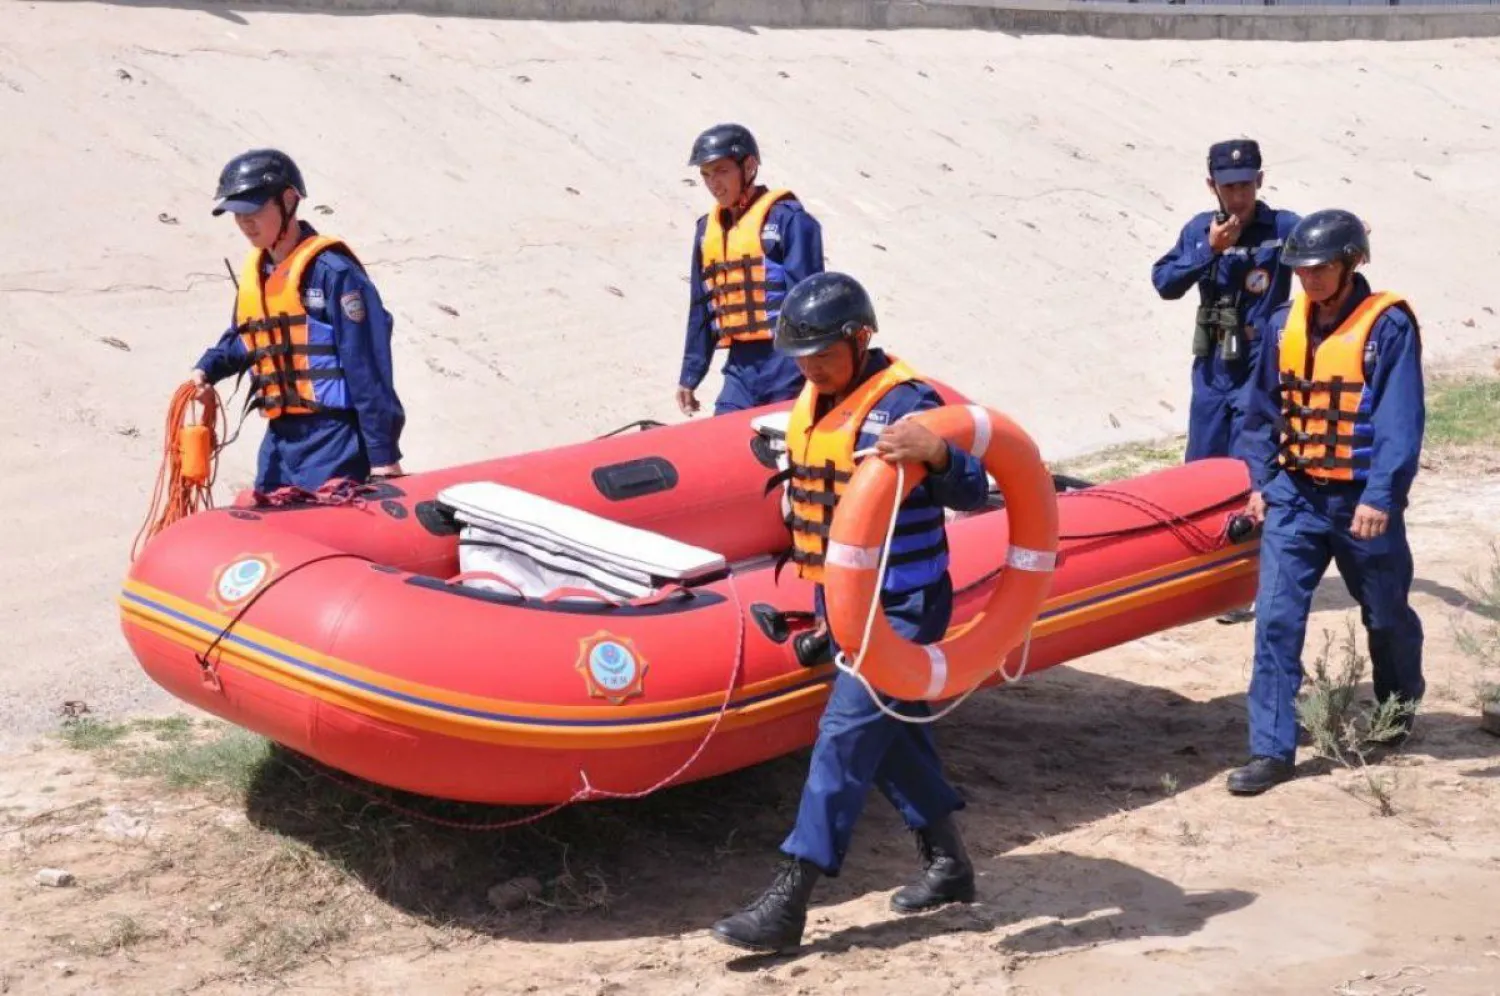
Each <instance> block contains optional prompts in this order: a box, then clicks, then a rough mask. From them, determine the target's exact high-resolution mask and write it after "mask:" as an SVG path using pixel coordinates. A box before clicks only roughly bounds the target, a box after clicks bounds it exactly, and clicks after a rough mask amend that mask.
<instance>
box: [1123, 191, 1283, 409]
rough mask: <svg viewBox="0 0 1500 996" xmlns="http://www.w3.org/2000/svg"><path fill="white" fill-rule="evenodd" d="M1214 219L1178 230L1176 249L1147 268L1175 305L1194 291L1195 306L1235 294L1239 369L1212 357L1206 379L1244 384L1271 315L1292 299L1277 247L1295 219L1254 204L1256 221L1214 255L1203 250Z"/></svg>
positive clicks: (1207, 214)
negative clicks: (1240, 322)
mask: <svg viewBox="0 0 1500 996" xmlns="http://www.w3.org/2000/svg"><path fill="white" fill-rule="evenodd" d="M1213 217H1214V214H1213V212H1212V211H1204V212H1203V213H1202V214H1199V215H1195V216H1194V217H1193V219H1192V220H1191V221H1189V222H1188V223H1187V224H1186V225H1184V226H1183V228H1182V234H1181V235H1179V236H1178V238H1177V244H1176V245H1175V246H1173V247H1172V248H1171V250H1170V251H1168V252H1167V253H1166V255H1164V256H1162V257H1161V258H1160V259H1158V260H1157V261H1156V263H1155V265H1153V266H1152V268H1151V282H1152V283H1153V284H1154V285H1155V286H1156V293H1157V294H1159V295H1161V297H1162V299H1163V300H1167V301H1176V300H1178V299H1179V298H1181V297H1182V296H1183V295H1184V294H1186V293H1187V292H1188V291H1189V290H1190V289H1191V288H1192V287H1194V286H1197V288H1198V297H1199V303H1200V304H1211V303H1213V301H1214V299H1215V297H1216V296H1218V295H1219V294H1220V293H1229V294H1232V293H1234V292H1235V291H1236V289H1238V290H1239V291H1240V304H1241V307H1242V308H1243V313H1244V316H1245V334H1246V338H1247V340H1248V341H1249V348H1248V349H1247V350H1246V356H1247V359H1246V361H1245V362H1243V363H1240V364H1233V365H1231V364H1226V363H1225V362H1224V361H1223V360H1221V359H1219V356H1218V353H1217V351H1216V352H1215V353H1214V355H1213V356H1212V357H1209V360H1210V362H1211V363H1212V364H1213V365H1214V367H1215V370H1214V374H1215V376H1214V377H1213V378H1211V379H1212V380H1214V381H1218V382H1220V385H1221V386H1223V385H1224V384H1225V383H1226V382H1233V383H1244V380H1245V378H1246V376H1247V375H1248V374H1249V371H1250V370H1251V369H1253V367H1254V357H1255V356H1256V355H1257V347H1258V343H1259V341H1260V340H1261V339H1263V338H1264V337H1265V333H1266V330H1267V329H1268V328H1269V327H1270V324H1271V315H1272V314H1273V313H1275V311H1276V309H1277V308H1279V307H1281V305H1282V304H1284V303H1286V301H1287V299H1288V298H1289V297H1291V291H1292V271H1291V270H1290V269H1289V268H1287V267H1284V266H1282V265H1281V246H1282V243H1283V242H1284V241H1285V240H1286V237H1287V236H1288V235H1290V234H1291V231H1292V229H1293V228H1295V227H1296V225H1297V222H1298V220H1299V219H1298V216H1297V215H1295V214H1293V213H1292V212H1290V211H1281V210H1278V209H1276V208H1272V207H1269V206H1267V205H1266V203H1265V202H1264V201H1256V202H1255V215H1254V217H1252V218H1251V219H1250V224H1248V225H1246V226H1245V228H1244V230H1243V231H1242V232H1241V233H1240V241H1239V244H1238V245H1235V246H1231V247H1230V248H1229V249H1227V250H1225V251H1224V252H1222V253H1217V254H1216V253H1215V252H1214V251H1213V249H1212V248H1210V246H1209V244H1208V230H1209V225H1210V223H1211V222H1212V221H1213Z"/></svg>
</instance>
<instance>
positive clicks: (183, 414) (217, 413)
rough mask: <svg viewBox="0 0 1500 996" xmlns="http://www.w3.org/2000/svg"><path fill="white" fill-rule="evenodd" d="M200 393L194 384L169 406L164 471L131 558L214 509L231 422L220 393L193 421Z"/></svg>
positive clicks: (183, 387)
mask: <svg viewBox="0 0 1500 996" xmlns="http://www.w3.org/2000/svg"><path fill="white" fill-rule="evenodd" d="M198 390H199V388H198V387H197V385H195V384H193V383H192V382H191V381H188V382H187V383H184V384H182V385H181V386H179V387H178V388H177V390H176V391H175V392H173V394H172V401H171V404H170V405H168V407H167V424H166V432H165V434H164V437H163V442H162V459H161V466H160V467H159V469H158V470H157V472H156V487H155V488H154V490H153V491H152V494H151V505H150V507H149V508H148V509H147V511H146V521H145V522H144V523H142V524H141V529H140V532H138V533H136V537H135V542H134V543H133V544H132V545H131V547H130V559H131V560H132V561H134V560H135V559H136V558H137V557H138V556H140V552H141V550H143V549H144V548H145V546H146V544H147V543H149V542H150V541H151V539H152V537H154V536H155V535H156V534H157V533H159V532H161V531H162V530H163V529H166V528H167V527H168V526H170V525H171V524H172V523H174V522H177V521H178V520H180V519H185V518H187V517H188V516H189V515H192V514H193V513H194V512H199V511H202V510H204V509H209V508H213V507H214V498H213V487H214V480H215V478H217V476H218V473H219V451H220V450H222V449H223V448H224V447H223V443H221V442H220V440H223V439H225V437H226V435H227V430H228V428H229V418H228V415H227V414H226V413H225V411H224V406H223V405H222V404H220V402H219V395H218V392H217V391H213V392H211V393H210V394H209V395H207V400H205V401H204V402H202V406H201V407H202V412H201V414H200V415H199V416H198V418H197V419H196V420H193V419H192V408H193V405H194V404H195V403H196V401H197V395H198Z"/></svg>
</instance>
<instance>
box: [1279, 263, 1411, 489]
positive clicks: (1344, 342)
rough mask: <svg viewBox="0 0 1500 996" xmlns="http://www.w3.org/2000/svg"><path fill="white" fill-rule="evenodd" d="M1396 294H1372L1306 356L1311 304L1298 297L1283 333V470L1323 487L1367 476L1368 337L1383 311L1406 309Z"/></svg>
mask: <svg viewBox="0 0 1500 996" xmlns="http://www.w3.org/2000/svg"><path fill="white" fill-rule="evenodd" d="M1404 303H1405V299H1404V298H1402V297H1401V296H1400V295H1399V294H1390V293H1381V294H1371V295H1370V296H1369V297H1367V298H1365V299H1364V300H1363V301H1361V302H1360V303H1359V306H1358V307H1356V308H1355V309H1354V311H1353V312H1352V313H1351V314H1350V315H1349V317H1348V318H1346V319H1344V322H1343V324H1341V325H1340V326H1339V327H1338V328H1337V329H1336V330H1335V331H1334V332H1333V333H1332V334H1331V335H1329V336H1328V337H1327V338H1326V339H1324V340H1323V341H1322V342H1321V343H1319V344H1318V347H1317V349H1316V350H1313V349H1312V344H1311V339H1310V337H1309V336H1308V314H1309V310H1310V307H1311V306H1310V304H1309V302H1308V299H1307V296H1306V295H1305V294H1299V295H1297V297H1296V299H1295V300H1294V301H1293V302H1292V307H1291V312H1290V314H1288V316H1287V322H1286V327H1285V328H1284V329H1283V330H1282V333H1281V344H1280V347H1279V351H1278V356H1277V366H1278V368H1279V369H1280V371H1281V420H1280V423H1279V426H1278V428H1279V437H1280V438H1279V451H1280V452H1279V459H1280V463H1281V466H1283V467H1286V468H1287V469H1289V470H1295V471H1298V472H1300V473H1303V474H1306V475H1308V476H1309V477H1316V478H1318V479H1320V480H1328V481H1361V480H1364V479H1365V478H1366V477H1368V476H1369V470H1370V450H1371V446H1372V444H1373V442H1374V430H1373V428H1372V427H1371V424H1370V391H1369V385H1368V384H1366V383H1365V351H1366V347H1367V345H1368V343H1369V338H1370V330H1371V329H1373V328H1374V326H1375V322H1376V320H1377V319H1379V318H1380V316H1381V315H1382V314H1384V313H1385V311H1386V310H1387V309H1388V308H1391V307H1393V306H1395V305H1399V304H1404Z"/></svg>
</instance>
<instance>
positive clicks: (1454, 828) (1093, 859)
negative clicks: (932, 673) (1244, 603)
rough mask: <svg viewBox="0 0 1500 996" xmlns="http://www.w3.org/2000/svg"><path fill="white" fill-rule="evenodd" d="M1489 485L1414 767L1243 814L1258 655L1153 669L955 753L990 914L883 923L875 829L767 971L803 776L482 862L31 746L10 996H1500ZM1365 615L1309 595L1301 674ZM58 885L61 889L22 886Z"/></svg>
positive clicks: (954, 769)
mask: <svg viewBox="0 0 1500 996" xmlns="http://www.w3.org/2000/svg"><path fill="white" fill-rule="evenodd" d="M1495 469H1496V463H1491V464H1490V475H1489V476H1488V479H1487V480H1482V481H1476V480H1474V479H1473V478H1472V475H1468V474H1458V473H1449V474H1445V475H1442V476H1438V475H1435V474H1430V475H1429V476H1428V478H1426V479H1425V480H1424V481H1423V483H1422V485H1421V487H1420V489H1419V492H1418V496H1417V497H1418V508H1417V511H1416V512H1415V513H1414V514H1413V516H1412V525H1411V534H1412V539H1413V543H1414V544H1415V545H1416V546H1417V548H1418V549H1419V550H1420V551H1421V552H1420V556H1419V560H1418V575H1419V580H1418V582H1417V586H1416V589H1417V593H1416V596H1415V599H1414V603H1415V605H1416V607H1417V609H1418V611H1419V612H1420V613H1421V615H1422V618H1423V620H1424V622H1425V624H1426V627H1427V632H1428V644H1427V655H1426V669H1427V675H1428V680H1429V686H1430V692H1429V697H1428V699H1427V702H1426V704H1425V709H1424V713H1423V715H1422V716H1421V717H1420V719H1419V726H1418V733H1417V735H1416V736H1415V737H1414V738H1413V740H1412V742H1411V743H1410V744H1409V745H1408V747H1407V748H1406V749H1405V750H1404V751H1402V752H1400V753H1399V754H1387V755H1385V756H1383V757H1374V758H1372V759H1371V763H1372V767H1371V768H1370V769H1368V772H1365V773H1361V772H1359V771H1356V770H1352V769H1346V768H1342V767H1339V766H1336V765H1333V764H1330V763H1329V762H1326V761H1322V760H1319V759H1318V758H1316V757H1314V756H1312V754H1311V752H1310V751H1304V752H1303V754H1302V756H1301V764H1300V766H1299V770H1300V775H1301V777H1299V778H1298V779H1297V780H1296V781H1294V782H1292V783H1290V784H1288V785H1284V786H1281V787H1279V788H1277V789H1276V790H1274V791H1273V792H1271V793H1270V794H1268V795H1265V796H1262V797H1259V798H1256V799H1241V798H1235V797H1232V796H1230V795H1228V794H1227V793H1226V792H1225V791H1224V789H1223V782H1222V778H1223V773H1224V772H1225V771H1226V770H1227V769H1229V768H1230V767H1233V766H1234V765H1235V764H1237V763H1238V762H1239V760H1240V759H1241V757H1242V750H1243V747H1242V745H1243V742H1244V705H1243V703H1244V695H1243V689H1244V684H1245V681H1246V677H1247V666H1248V644H1249V638H1250V631H1249V629H1248V627H1243V626H1235V627H1225V626H1220V625H1218V624H1216V623H1214V622H1206V623H1202V624H1199V625H1195V626H1191V627H1186V628H1184V629H1181V630H1178V631H1175V632H1171V633H1166V634H1160V635H1157V636H1154V637H1151V638H1148V639H1145V640H1142V641H1139V642H1137V643H1134V644H1131V645H1128V646H1126V647H1123V648H1119V649H1118V650H1116V651H1112V652H1110V653H1107V654H1101V655H1097V656H1096V657H1092V658H1089V659H1085V660H1083V661H1079V662H1077V663H1076V664H1073V665H1067V666H1062V667H1058V668H1054V669H1052V670H1049V671H1047V672H1044V673H1043V674H1040V675H1037V676H1034V677H1031V678H1026V679H1024V680H1023V681H1021V682H1019V683H1016V684H1013V685H1010V686H1008V687H1007V688H1005V689H1004V690H1001V691H997V692H994V693H991V694H987V695H984V696H977V697H976V698H974V699H972V700H970V701H969V702H968V703H966V704H965V705H964V706H963V707H962V708H961V709H960V711H959V712H958V713H957V714H956V715H955V716H954V717H953V718H952V719H951V720H950V721H948V722H947V723H946V724H944V725H943V726H942V727H941V728H940V731H939V738H940V743H941V746H942V749H943V751H944V754H945V756H946V759H947V761H948V765H949V769H950V772H951V774H952V776H953V777H954V779H955V781H956V782H957V783H958V784H959V785H960V786H961V788H962V790H963V791H964V792H965V793H966V795H967V796H968V798H969V800H970V806H969V809H968V811H967V812H966V813H965V814H964V815H963V817H962V819H963V825H964V827H965V831H966V834H967V837H968V840H969V845H970V848H971V851H972V853H973V854H974V857H975V860H976V862H977V867H978V870H979V874H980V893H981V901H980V902H979V903H977V904H975V905H973V906H969V907H960V908H949V909H948V910H945V911H941V912H938V913H935V914H931V915H928V916H925V917H918V918H900V917H896V916H895V915H894V914H891V913H890V912H889V911H888V910H887V909H886V906H885V903H886V901H887V898H888V896H889V894H890V891H891V890H892V889H893V888H894V887H895V886H897V885H899V884H901V882H903V881H904V880H905V879H906V878H907V877H909V876H910V875H911V874H912V873H913V871H914V869H915V865H916V860H915V855H914V853H913V849H912V847H911V844H910V841H909V839H908V838H907V837H906V835H905V834H904V833H903V832H902V831H901V829H900V824H899V821H898V820H897V819H896V818H895V817H894V815H893V813H892V811H891V810H890V808H889V806H887V805H886V804H885V803H884V801H883V800H880V799H879V798H875V799H872V801H871V804H870V807H869V809H868V811H867V818H866V820H865V822H864V824H863V825H862V826H861V828H860V830H859V832H858V834H857V836H856V841H855V847H854V849H853V852H852V853H851V855H850V859H849V862H848V864H847V866H846V869H845V873H844V874H843V875H842V876H840V878H838V879H837V880H834V881H825V882H824V883H822V885H821V887H820V889H819V891H818V892H817V894H816V905H815V909H814V911H813V914H812V917H811V919H810V923H809V929H808V934H807V940H808V942H809V943H808V947H807V948H806V949H805V951H804V953H803V954H802V955H800V956H798V957H793V958H785V959H772V960H769V961H767V960H762V959H755V958H739V957H737V956H736V954H735V952H733V951H732V950H731V949H728V948H725V947H723V946H721V945H719V944H717V943H716V942H714V941H713V940H711V939H710V938H709V937H708V936H707V927H708V926H709V924H711V923H712V921H713V920H714V919H715V918H717V917H718V916H719V915H721V914H723V913H725V912H728V911H729V910H730V909H732V908H733V906H734V905H735V904H736V903H738V902H740V901H742V900H743V899H745V898H748V897H749V896H750V895H752V894H753V893H754V892H755V891H756V890H757V889H759V888H761V887H762V886H764V884H765V883H766V881H767V880H768V876H769V874H770V871H771V868H772V864H773V861H774V849H775V846H776V844H777V842H778V841H779V839H780V837H781V836H782V835H783V834H784V833H785V831H786V828H787V823H786V821H787V820H788V819H789V818H790V814H791V813H792V812H793V810H794V808H795V801H796V796H797V791H798V789H799V786H800V779H801V775H802V772H803V771H804V770H805V756H803V755H796V756H792V757H788V758H785V759H783V760H781V761H778V762H774V763H771V764H768V765H763V766H761V767H759V768H756V769H752V770H749V771H745V772H740V773H737V774H734V775H730V776H727V777H724V778H720V779H716V780H713V781H711V782H706V783H702V784H699V785H695V786H687V787H684V788H682V789H678V790H674V791H670V792H665V793H661V794H659V795H657V796H654V797H652V798H651V799H649V800H646V801H644V802H638V803H632V804H629V805H619V806H616V805H612V804H610V805H597V806H589V807H581V808H576V809H573V810H568V811H565V812H563V813H561V814H558V815H556V816H554V817H551V818H549V819H548V820H545V821H543V822H541V823H538V824H534V825H532V826H530V827H526V828H522V829H518V830H511V831H507V832H504V833H477V832H465V831H447V830H443V829H441V828H432V827H429V826H427V825H425V824H424V823H423V822H422V821H420V820H412V819H408V818H406V817H404V816H402V815H399V814H392V813H391V812H390V811H389V810H386V809H384V808H382V807H378V806H367V805H366V804H365V801H364V799H363V798H362V797H361V796H359V795H356V794H350V793H349V792H347V791H344V790H343V789H341V788H339V787H335V786H331V785H329V784H328V783H327V782H326V781H324V780H322V779H316V778H315V779H312V780H311V781H306V782H305V781H304V780H303V776H298V775H296V774H293V773H290V772H289V771H288V770H286V769H284V768H281V767H279V766H277V765H269V766H266V767H265V768H264V769H262V770H260V771H258V772H257V773H256V775H255V777H254V778H253V780H252V782H251V784H250V786H249V789H248V792H247V793H246V795H245V796H244V797H243V798H239V797H226V796H223V795H215V794H205V793H204V792H201V791H190V792H174V791H170V790H167V789H164V788H163V787H162V783H161V782H160V781H159V780H158V779H157V778H156V777H155V776H150V777H144V778H131V777H126V776H123V775H122V774H120V773H119V764H118V763H114V762H110V761H109V760H108V758H109V757H110V756H111V751H112V750H114V749H115V748H100V749H96V750H93V751H81V750H76V749H70V748H69V747H66V746H59V745H57V744H55V743H52V742H49V741H39V742H37V743H36V744H35V745H34V746H33V747H32V748H30V749H29V750H28V751H26V752H23V753H15V754H12V755H11V756H10V757H8V758H7V759H6V764H5V765H4V768H3V773H0V992H8V993H15V994H30V993H38V994H41V993H45V994H48V996H61V994H71V993H96V992H108V993H121V994H126V993H130V994H134V993H142V994H145V993H151V994H157V993H186V992H201V993H235V992H298V993H361V994H397V993H407V992H422V993H435V994H449V993H452V994H475V993H528V992H553V993H566V994H588V996H596V994H611V993H615V994H617V993H625V992H631V993H647V994H663V996H665V994H676V993H708V994H718V993H784V994H811V993H817V992H829V991H841V992H861V993H864V992H869V993H888V992H897V991H902V990H910V991H920V992H934V993H960V992H962V993H971V992H977V993H1017V994H1020V993H1025V994H1063V993H1080V992H1089V993H1148V992H1149V993H1182V994H1187V993H1204V994H1207V993H1215V994H1246V996H1248V994H1251V993H1255V994H1266V993H1272V994H1283V993H1284V994H1313V993H1336V994H1344V996H1351V994H1358V996H1417V994H1459V996H1469V994H1473V996H1480V994H1494V993H1500V920H1497V919H1496V915H1495V907H1494V896H1495V894H1496V890H1497V889H1500V828H1497V826H1496V824H1495V814H1496V813H1497V812H1500V740H1496V739H1495V738H1494V737H1493V736H1490V735H1488V734H1485V733H1483V732H1481V731H1480V730H1479V729H1478V727H1477V723H1476V720H1475V709H1474V705H1473V687H1474V682H1475V678H1476V674H1475V671H1474V667H1473V664H1472V662H1471V661H1470V659H1469V658H1467V657H1465V656H1464V655H1462V654H1460V653H1458V652H1457V651H1456V649H1455V645H1454V633H1455V631H1456V629H1457V628H1458V627H1462V626H1466V625H1472V624H1474V623H1476V622H1482V621H1483V620H1481V619H1478V618H1477V617H1476V616H1475V614H1474V612H1473V610H1472V609H1471V608H1469V607H1467V606H1466V605H1465V600H1464V597H1463V594H1462V589H1463V585H1464V575H1465V574H1466V573H1467V572H1469V571H1471V570H1475V569H1480V568H1483V567H1484V566H1485V560H1484V557H1483V553H1484V551H1482V550H1481V549H1479V547H1478V546H1477V545H1476V544H1475V542H1474V537H1476V536H1477V535H1484V534H1488V535H1493V534H1494V531H1493V524H1492V522H1490V510H1493V509H1494V508H1496V507H1500V478H1497V477H1495V476H1494V473H1493V471H1494V470H1495ZM1354 615H1355V611H1354V610H1353V609H1352V608H1351V605H1350V602H1349V599H1348V597H1347V595H1346V593H1345V592H1344V590H1343V588H1342V586H1341V585H1340V583H1339V580H1338V578H1337V576H1333V577H1330V578H1329V579H1328V581H1327V582H1326V583H1325V585H1324V587H1323V589H1322V591H1321V592H1320V595H1319V598H1318V603H1317V611H1316V614H1315V617H1314V620H1313V625H1312V629H1313V632H1314V634H1315V637H1314V643H1315V644H1316V643H1318V642H1319V636H1318V635H1317V634H1320V633H1321V631H1323V630H1328V631H1330V632H1333V633H1335V634H1338V633H1341V632H1342V631H1343V628H1344V626H1345V624H1346V623H1347V621H1348V620H1350V619H1351V618H1352V617H1353V616H1354ZM1365 692H1366V694H1368V686H1367V685H1366V686H1365ZM146 740H147V743H150V737H149V736H148V737H147V738H146ZM150 749H151V750H165V749H167V748H164V747H162V745H160V744H157V745H155V746H154V747H152V748H150ZM299 770H300V769H299ZM1371 778H1373V779H1375V780H1376V783H1377V784H1378V785H1381V786H1383V787H1384V790H1385V792H1386V793H1387V795H1388V798H1389V799H1390V803H1391V806H1392V807H1393V809H1394V813H1393V814H1392V815H1388V816H1382V815H1379V813H1378V810H1377V807H1376V804H1375V801H1374V799H1373V797H1372V796H1371V794H1370V792H1369V789H1368V785H1369V781H1368V779H1371ZM426 811H428V812H431V811H432V810H430V809H429V810H426ZM442 815H449V816H452V815H453V814H452V813H446V812H444V813H442ZM483 815H484V814H479V815H475V814H465V815H463V817H462V818H463V819H464V820H466V821H469V822H474V821H477V820H478V819H480V818H481V816H483ZM502 815H504V816H513V815H516V814H513V813H506V814H502ZM43 868H62V869H66V870H68V871H70V872H72V873H73V874H74V875H75V876H76V882H75V884H74V885H73V886H72V887H69V888H61V889H58V888H47V887H43V886H41V885H39V884H38V883H37V881H36V876H37V874H38V872H39V871H40V870H41V869H43ZM522 876H534V877H536V878H537V879H538V880H539V881H540V882H541V883H544V884H545V887H544V889H543V890H542V892H541V893H540V894H539V895H538V896H537V897H536V898H535V899H533V900H531V901H530V902H527V903H524V904H523V905H521V907H520V908H518V909H514V910H512V911H510V912H504V913H501V912H497V911H496V910H495V909H494V908H492V907H491V905H490V904H489V903H488V902H487V900H486V892H487V890H488V889H489V888H490V887H491V886H494V885H497V884H499V883H502V882H507V881H513V880H514V879H516V878H518V877H522Z"/></svg>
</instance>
